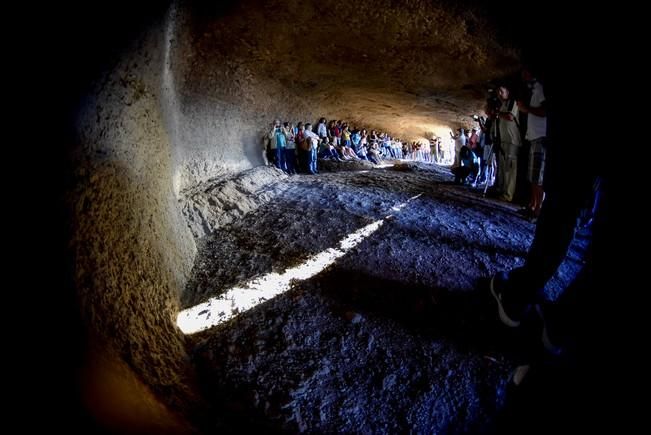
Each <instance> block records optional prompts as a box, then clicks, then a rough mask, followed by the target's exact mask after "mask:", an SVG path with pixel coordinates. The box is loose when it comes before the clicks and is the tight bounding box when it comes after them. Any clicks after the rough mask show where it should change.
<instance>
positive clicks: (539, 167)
mask: <svg viewBox="0 0 651 435" xmlns="http://www.w3.org/2000/svg"><path fill="white" fill-rule="evenodd" d="M544 173H545V138H544V137H541V138H538V139H534V140H532V141H531V146H530V148H529V167H528V170H527V179H528V180H529V182H530V183H531V184H537V185H539V186H542V184H543V175H544Z"/></svg>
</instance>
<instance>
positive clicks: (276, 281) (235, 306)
mask: <svg viewBox="0 0 651 435" xmlns="http://www.w3.org/2000/svg"><path fill="white" fill-rule="evenodd" d="M421 195H422V194H418V195H416V196H414V197H412V198H409V199H408V200H407V201H406V202H404V203H402V204H399V205H397V206H394V207H392V208H391V210H392V211H394V212H399V211H400V210H402V209H403V208H404V207H405V206H406V205H407V204H408V203H409V202H410V201H413V200H414V199H416V198H418V197H419V196H421ZM392 216H393V215H392V214H390V215H388V216H386V217H385V218H383V219H379V220H377V221H375V222H373V223H371V224H368V225H366V226H365V227H363V228H360V229H359V230H357V231H355V232H354V233H352V234H349V235H348V236H346V237H345V238H344V239H342V240H341V241H340V242H339V247H337V248H330V249H327V250H325V251H323V252H320V253H319V254H317V255H314V256H312V257H310V258H308V259H307V261H305V262H304V263H303V264H301V265H299V266H296V267H293V268H290V269H287V270H286V271H285V272H284V273H282V274H278V273H269V274H267V275H264V276H262V277H258V278H255V279H253V280H251V281H249V282H247V283H246V284H244V285H243V286H242V287H234V288H231V289H229V290H228V291H226V292H225V293H223V294H221V295H220V296H217V297H214V298H211V299H209V300H208V301H207V302H204V303H201V304H199V305H195V306H194V307H192V308H188V309H187V310H183V311H181V312H180V313H179V315H178V316H177V318H176V324H177V325H178V327H179V328H180V329H181V331H183V332H184V333H185V334H193V333H196V332H200V331H204V330H206V329H208V328H211V327H213V326H217V325H219V324H220V323H223V322H226V321H228V320H230V319H232V318H233V317H235V316H236V315H238V314H240V313H242V312H245V311H247V310H250V309H251V308H253V307H255V306H256V305H258V304H261V303H263V302H266V301H268V300H270V299H272V298H274V297H276V296H278V295H280V294H282V293H285V292H286V291H287V290H289V289H290V288H291V285H292V282H293V281H297V280H299V281H300V280H306V279H309V278H311V277H313V276H315V275H316V274H318V273H319V272H321V271H323V270H324V269H325V268H327V267H328V266H330V265H332V264H333V263H334V262H335V261H336V260H337V259H338V258H340V257H343V256H344V255H346V253H347V252H348V251H349V250H351V249H352V248H354V247H355V246H357V245H358V244H360V243H361V242H362V241H363V240H364V239H366V238H367V237H368V236H370V235H371V234H373V233H374V232H375V231H377V230H378V229H379V228H380V227H381V226H382V225H383V224H384V222H385V221H386V220H387V219H389V218H391V217H392Z"/></svg>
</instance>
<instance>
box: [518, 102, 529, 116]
mask: <svg viewBox="0 0 651 435" xmlns="http://www.w3.org/2000/svg"><path fill="white" fill-rule="evenodd" d="M517 103H518V109H519V110H520V111H522V112H524V113H527V112H528V111H529V106H527V105H526V104H524V103H523V102H522V101H518V102H517Z"/></svg>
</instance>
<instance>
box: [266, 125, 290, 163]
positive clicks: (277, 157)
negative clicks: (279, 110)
mask: <svg viewBox="0 0 651 435" xmlns="http://www.w3.org/2000/svg"><path fill="white" fill-rule="evenodd" d="M267 137H268V138H269V148H271V152H272V155H273V156H274V164H275V165H276V167H277V168H278V169H280V170H282V171H284V172H287V164H286V163H285V146H286V144H287V137H286V136H285V133H284V132H283V130H282V129H281V128H280V121H279V120H275V121H274V122H273V123H272V124H271V131H270V132H269V133H268V134H267Z"/></svg>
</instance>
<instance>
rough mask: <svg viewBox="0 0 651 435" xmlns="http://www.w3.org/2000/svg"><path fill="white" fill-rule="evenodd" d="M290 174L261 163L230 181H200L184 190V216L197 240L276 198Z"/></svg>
mask: <svg viewBox="0 0 651 435" xmlns="http://www.w3.org/2000/svg"><path fill="white" fill-rule="evenodd" d="M287 177H288V176H287V175H286V174H285V173H284V172H283V171H281V170H280V169H277V168H276V167H273V166H260V167H257V168H253V169H250V170H248V171H245V172H243V173H241V174H239V175H237V176H235V177H232V178H229V179H227V180H223V181H219V182H217V183H211V182H210V181H207V182H204V183H202V184H199V185H197V186H195V187H193V188H191V189H188V191H186V192H184V196H185V199H184V200H183V203H182V209H183V215H184V216H185V219H186V221H187V223H188V226H189V227H190V230H191V231H192V235H194V237H195V239H201V238H203V237H205V236H207V235H209V234H210V233H212V232H213V231H215V230H216V229H218V228H219V227H221V226H223V225H225V224H229V223H231V222H233V221H234V220H235V219H236V218H241V217H242V216H244V215H245V214H247V213H250V212H252V211H254V210H256V209H257V208H258V207H259V206H260V205H261V204H265V203H267V202H269V201H270V200H272V199H273V198H274V197H275V196H276V195H277V194H278V192H279V191H282V190H284V188H285V187H284V186H282V185H281V186H276V184H277V183H279V182H280V181H283V180H285V179H286V178H287Z"/></svg>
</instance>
